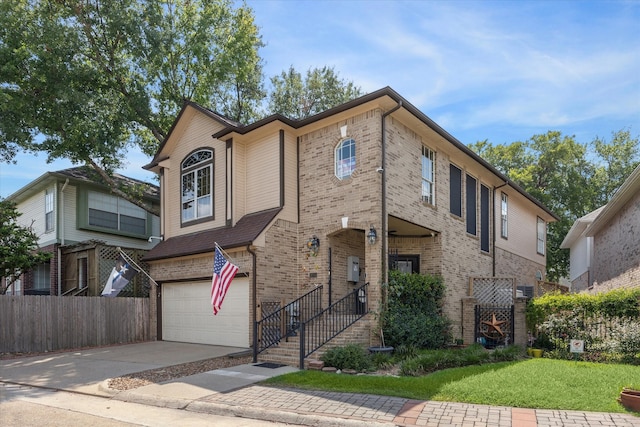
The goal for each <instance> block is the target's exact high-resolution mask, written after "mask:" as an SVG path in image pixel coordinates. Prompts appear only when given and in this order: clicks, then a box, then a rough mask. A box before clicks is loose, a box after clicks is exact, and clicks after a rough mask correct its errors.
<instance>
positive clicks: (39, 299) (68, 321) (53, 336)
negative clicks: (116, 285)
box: [0, 295, 150, 353]
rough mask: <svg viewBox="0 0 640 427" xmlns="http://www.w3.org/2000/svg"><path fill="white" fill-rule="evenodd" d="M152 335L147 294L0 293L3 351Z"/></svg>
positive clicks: (122, 340) (0, 348)
mask: <svg viewBox="0 0 640 427" xmlns="http://www.w3.org/2000/svg"><path fill="white" fill-rule="evenodd" d="M149 340H150V322H149V299H148V298H104V297H59V296H36V295H24V296H10V295H2V296H0V352H2V353H7V352H8V353H11V352H21V353H26V352H43V351H55V350H65V349H74V348H83V347H97V346H103V345H111V344H123V343H131V342H141V341H149Z"/></svg>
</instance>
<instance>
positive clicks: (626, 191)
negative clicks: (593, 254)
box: [585, 165, 640, 236]
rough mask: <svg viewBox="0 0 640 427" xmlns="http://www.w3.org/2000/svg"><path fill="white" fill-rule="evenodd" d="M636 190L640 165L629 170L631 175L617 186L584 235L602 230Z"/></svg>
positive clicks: (638, 189)
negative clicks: (631, 170)
mask: <svg viewBox="0 0 640 427" xmlns="http://www.w3.org/2000/svg"><path fill="white" fill-rule="evenodd" d="M638 192H640V165H638V167H636V168H635V170H634V171H633V172H631V175H629V177H628V178H627V179H626V180H625V181H624V182H623V183H622V185H621V186H620V188H618V190H617V191H616V192H615V194H614V195H613V197H612V198H611V200H610V201H609V203H607V204H606V205H605V206H604V209H603V210H602V212H600V215H598V217H597V218H596V219H595V220H594V221H593V222H592V223H591V225H590V226H589V228H588V229H587V230H586V231H585V235H587V236H594V235H595V234H596V233H598V231H600V230H602V228H604V227H605V226H606V225H607V224H608V223H609V222H610V221H611V220H612V219H613V218H614V217H615V216H616V215H617V213H618V212H619V211H620V210H621V209H622V208H623V207H624V206H625V205H626V204H627V202H629V200H631V199H632V198H633V197H635V196H636V195H637V194H638ZM639 219H640V218H639Z"/></svg>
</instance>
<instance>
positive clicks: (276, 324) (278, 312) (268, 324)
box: [253, 286, 322, 362]
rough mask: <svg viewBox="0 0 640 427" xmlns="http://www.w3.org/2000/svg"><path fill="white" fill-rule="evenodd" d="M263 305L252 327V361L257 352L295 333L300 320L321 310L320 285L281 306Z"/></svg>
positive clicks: (255, 357)
mask: <svg viewBox="0 0 640 427" xmlns="http://www.w3.org/2000/svg"><path fill="white" fill-rule="evenodd" d="M266 307H267V306H265V307H263V312H262V319H261V320H259V321H257V322H255V323H254V327H253V361H254V362H256V361H257V358H258V354H260V353H262V352H263V351H265V350H266V349H268V348H270V347H272V346H274V345H277V344H278V343H279V342H280V341H281V340H282V339H288V337H290V336H294V335H297V333H298V329H299V327H300V324H301V323H302V322H306V321H307V320H308V319H311V318H313V317H315V316H316V315H317V314H318V313H320V312H322V286H318V287H317V288H315V289H313V290H311V291H309V292H307V293H306V294H304V295H302V296H301V297H300V298H297V299H295V300H293V301H291V302H290V303H288V304H286V305H285V306H283V307H282V308H279V309H274V308H271V307H269V309H268V310H266V311H265V310H264V308H266Z"/></svg>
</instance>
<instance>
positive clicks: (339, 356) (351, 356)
mask: <svg viewBox="0 0 640 427" xmlns="http://www.w3.org/2000/svg"><path fill="white" fill-rule="evenodd" d="M320 360H322V361H323V362H324V364H325V365H326V366H332V367H334V368H337V369H340V370H342V369H353V370H355V371H357V372H366V371H370V370H372V369H373V362H372V360H371V357H370V356H369V353H368V352H367V350H365V349H364V348H363V347H360V346H359V345H357V344H349V345H346V346H344V347H334V348H332V349H330V350H327V352H326V353H324V354H323V355H322V357H320Z"/></svg>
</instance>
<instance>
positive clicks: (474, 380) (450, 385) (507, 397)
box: [264, 359, 640, 412]
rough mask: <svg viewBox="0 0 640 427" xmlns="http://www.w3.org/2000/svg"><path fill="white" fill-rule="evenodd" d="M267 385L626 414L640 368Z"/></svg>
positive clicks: (508, 369) (573, 367) (286, 379)
mask: <svg viewBox="0 0 640 427" xmlns="http://www.w3.org/2000/svg"><path fill="white" fill-rule="evenodd" d="M264 384H268V385H277V386H288V387H296V388H304V389H316V390H327V391H338V392H349V393H367V394H378V395H386V396H397V397H405V398H408V399H418V400H437V401H450V402H466V403H478V404H487V405H502V406H513V407H523V408H539V409H565V410H579V411H596V412H625V409H624V408H623V407H622V406H621V405H620V404H619V403H618V402H617V398H618V396H619V393H620V390H621V389H622V388H623V387H625V386H626V387H634V388H640V367H639V366H631V365H619V364H600V363H589V362H572V361H565V360H552V359H528V360H522V361H515V362H500V363H491V364H482V365H474V366H466V367H462V368H452V369H445V370H441V371H437V372H434V373H432V374H429V375H425V376H420V377H408V376H407V377H405V376H403V377H393V376H380V375H355V376H354V375H346V374H332V373H325V372H319V371H300V372H295V373H292V374H286V375H282V376H279V377H274V378H271V379H269V380H267V381H265V382H264Z"/></svg>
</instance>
